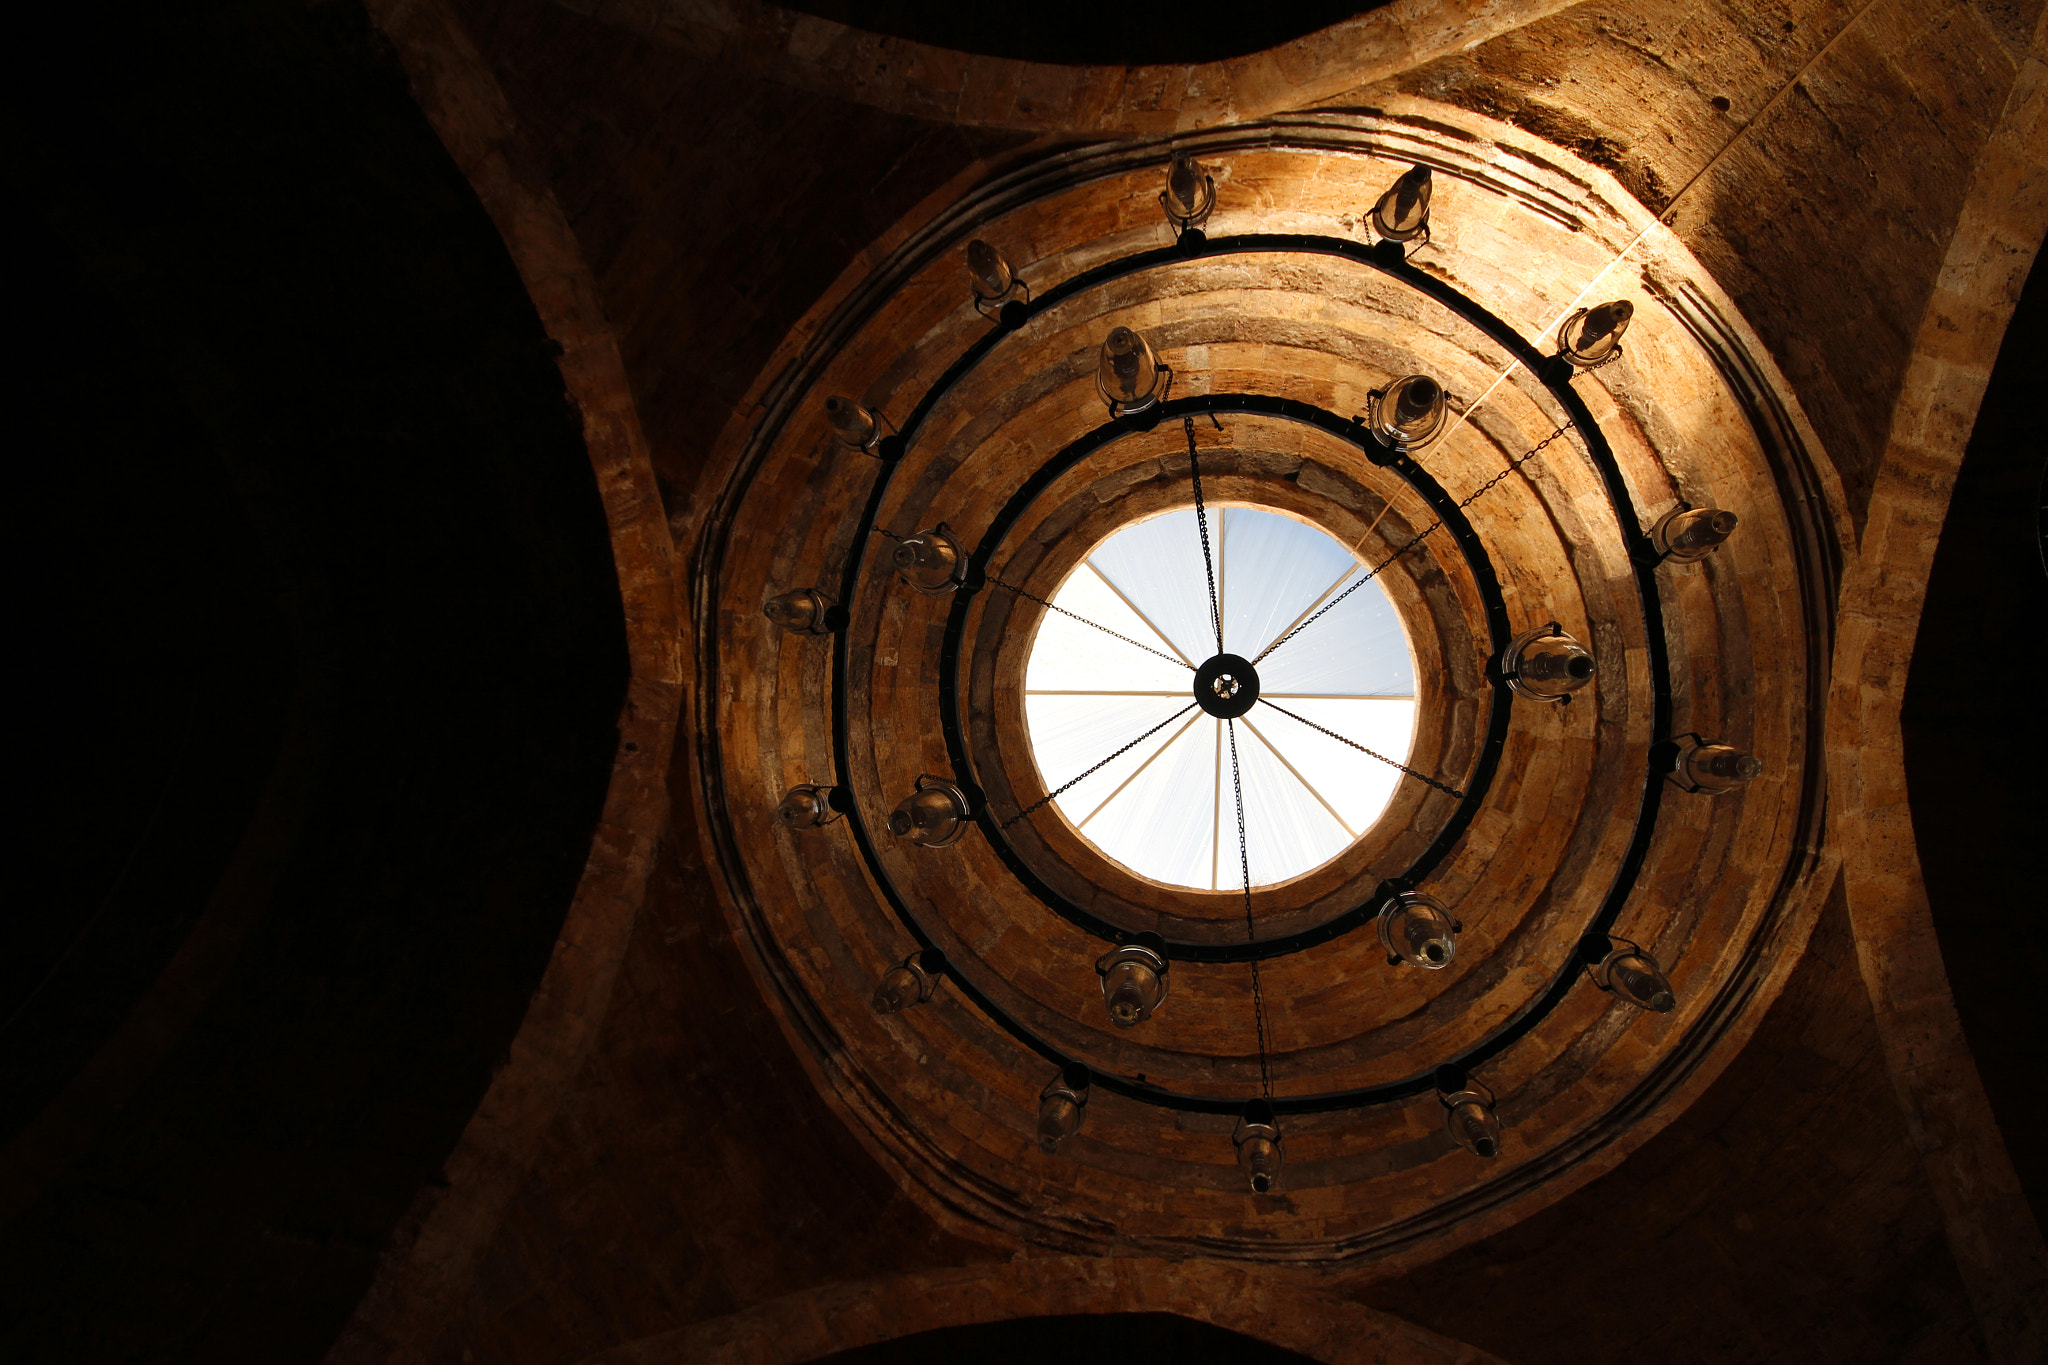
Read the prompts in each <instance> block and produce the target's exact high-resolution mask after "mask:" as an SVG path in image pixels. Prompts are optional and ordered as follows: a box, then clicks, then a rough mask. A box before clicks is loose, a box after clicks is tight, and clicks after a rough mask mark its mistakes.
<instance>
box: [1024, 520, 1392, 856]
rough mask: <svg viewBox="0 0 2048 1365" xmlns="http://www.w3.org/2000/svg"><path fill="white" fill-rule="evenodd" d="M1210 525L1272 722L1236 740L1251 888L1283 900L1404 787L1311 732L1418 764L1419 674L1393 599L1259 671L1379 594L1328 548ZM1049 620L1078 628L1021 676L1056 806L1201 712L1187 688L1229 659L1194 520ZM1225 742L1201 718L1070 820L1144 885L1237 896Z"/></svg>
mask: <svg viewBox="0 0 2048 1365" xmlns="http://www.w3.org/2000/svg"><path fill="white" fill-rule="evenodd" d="M1210 522H1211V531H1212V535H1213V536H1214V538H1215V551H1216V565H1215V570H1216V590H1217V601H1218V605H1219V609H1220V612H1221V615H1222V618H1223V619H1222V628H1223V646H1224V652H1226V653H1229V654H1235V655H1239V656H1242V657H1243V658H1244V659H1247V660H1253V661H1256V662H1257V674H1258V679H1259V682H1258V689H1259V691H1258V696H1259V702H1260V704H1258V705H1254V706H1253V707H1252V709H1251V710H1250V711H1249V712H1248V713H1246V714H1244V715H1243V716H1241V717H1239V718H1238V719H1237V720H1236V722H1235V724H1236V727H1237V760H1238V765H1239V768H1240V771H1241V776H1242V782H1243V787H1244V816H1245V857H1246V858H1247V859H1248V861H1249V863H1250V876H1251V884H1252V885H1254V886H1261V885H1269V884H1271V883H1274V882H1279V881H1285V880H1287V879H1288V878H1290V877H1295V876H1299V875H1300V874H1302V873H1304V872H1307V871H1310V870H1311V869H1313V868H1316V867H1319V866H1321V865H1322V864H1323V863H1326V862H1328V861H1329V860H1330V859H1331V858H1333V857H1335V856H1336V855H1337V854H1339V853H1341V852H1343V850H1344V849H1346V848H1348V847H1349V846H1350V845H1351V844H1352V843H1354V842H1355V841H1356V840H1357V839H1358V837H1359V836H1360V835H1362V834H1363V833H1364V832H1365V831H1366V830H1367V829H1369V828H1370V827H1371V826H1372V824H1373V822H1374V821H1376V820H1377V819H1378V818H1379V816H1380V814H1381V812H1382V811H1384V810H1385V809H1386V807H1387V803H1388V802H1389V801H1390V800H1391V799H1392V798H1393V794H1394V786H1395V783H1396V782H1397V781H1398V780H1399V779H1400V774H1399V772H1397V771H1396V770H1395V769H1394V768H1392V767H1390V766H1388V765H1387V764H1385V763H1381V762H1377V761H1375V760H1374V759H1372V758H1370V757H1368V756H1367V755H1365V754H1363V753H1360V752H1358V750H1357V749H1355V748H1352V747H1350V746H1347V745H1345V744H1343V743H1340V742H1339V741H1338V740H1336V739H1334V738H1332V737H1330V736H1328V735H1325V734H1322V733H1319V732H1318V731H1317V730H1315V729H1313V728H1312V727H1311V725H1310V724H1307V723H1304V722H1313V724H1314V725H1319V726H1323V727H1325V728H1326V729H1328V730H1332V731H1335V732H1336V733H1337V734H1340V735H1343V736H1345V737H1346V738H1347V739H1350V740H1353V741H1355V742H1356V743H1358V744H1362V745H1364V746H1366V747H1367V748H1370V749H1374V750H1377V751H1378V752H1379V753H1381V754H1383V755H1385V756H1386V757H1387V758H1389V759H1392V760H1396V761H1403V760H1405V759H1406V758H1407V756H1408V751H1409V747H1410V744H1411V742H1412V740H1413V736H1414V726H1415V667H1414V661H1413V659H1412V657H1411V656H1410V654H1409V651H1408V642H1407V637H1406V635H1405V634H1404V633H1403V631H1402V629H1401V623H1400V619H1399V618H1398V617H1397V616H1396V614H1395V612H1394V609H1393V606H1392V604H1391V603H1389V602H1388V601H1387V598H1386V594H1385V593H1383V592H1382V591H1381V590H1380V586H1379V584H1378V583H1377V582H1367V583H1366V584H1364V585H1363V586H1362V587H1360V588H1358V589H1356V590H1355V591H1352V592H1350V593H1349V594H1348V595H1346V596H1344V597H1343V599H1342V600H1341V601H1339V602H1338V603H1337V605H1336V606H1335V607H1333V608H1331V609H1330V610H1329V611H1328V613H1327V614H1326V615H1324V616H1323V617H1322V618H1321V619H1319V620H1318V621H1316V623H1315V624H1314V626H1312V627H1311V628H1309V629H1308V630H1305V631H1304V632H1303V633H1302V634H1301V635H1299V636H1298V637H1296V638H1294V639H1292V640H1289V641H1288V642H1287V643H1286V644H1285V645H1283V646H1281V647H1280V648H1278V649H1276V650H1274V652H1273V653H1272V654H1271V655H1268V656H1266V657H1265V658H1263V659H1260V657H1259V656H1260V655H1261V654H1262V653H1264V651H1265V650H1266V649H1267V648H1268V647H1269V646H1270V645H1272V643H1273V642H1274V641H1275V640H1277V639H1279V638H1280V637H1281V636H1283V635H1285V634H1286V633H1287V632H1288V631H1289V630H1291V629H1292V628H1293V627H1294V626H1296V625H1297V624H1299V623H1300V622H1301V621H1303V620H1304V619H1305V618H1307V617H1308V616H1309V615H1311V614H1312V613H1313V612H1315V611H1316V610H1317V609H1318V608H1320V607H1322V606H1323V605H1324V604H1326V603H1328V602H1329V601H1331V600H1332V599H1334V598H1337V597H1338V596H1339V595H1340V594H1342V593H1343V592H1344V590H1345V589H1346V588H1349V587H1351V586H1352V585H1353V584H1354V583H1356V582H1357V581H1358V580H1359V579H1360V578H1361V577H1363V575H1364V573H1365V569H1364V566H1363V565H1362V564H1361V563H1360V562H1359V560H1358V559H1357V557H1356V556H1355V555H1353V554H1352V553H1351V551H1350V550H1348V549H1346V548H1345V547H1344V546H1343V545H1342V544H1340V543H1338V542H1337V541H1336V540H1335V539H1333V538H1332V537H1330V536H1329V535H1328V534H1327V533H1325V532H1324V531H1322V530H1320V529H1318V528H1316V527H1314V526H1310V525H1308V524H1307V523H1305V522H1301V521H1296V520H1295V519H1294V518H1292V517H1288V516H1283V515H1280V514H1279V513H1275V512H1267V511H1262V510H1259V509H1257V508H1251V507H1227V508H1221V509H1216V508H1213V507H1212V509H1211V511H1210ZM1052 601H1053V604H1054V605H1055V606H1057V607H1059V608H1060V609H1061V611H1063V612H1068V613H1072V615H1071V616H1068V615H1062V614H1061V612H1048V613H1046V615H1045V618H1044V619H1043V621H1042V622H1041V623H1040V625H1039V629H1038V638H1037V640H1036V641H1035V642H1034V643H1033V645H1032V650H1031V656H1030V660H1029V662H1028V663H1027V665H1026V667H1025V675H1024V689H1025V699H1024V708H1025V718H1026V722H1027V724H1028V726H1029V733H1030V739H1031V749H1032V754H1033V756H1034V758H1036V760H1037V762H1038V770H1039V774H1040V776H1041V777H1042V778H1043V779H1044V780H1045V782H1046V784H1047V786H1048V789H1053V788H1057V787H1059V786H1060V785H1061V784H1063V783H1066V782H1069V781H1070V780H1072V779H1073V778H1074V777H1075V776H1076V775H1078V774H1080V773H1083V772H1086V771H1087V770H1088V769H1089V768H1090V767H1092V766H1093V765H1095V764H1097V763H1101V762H1102V760H1103V758H1104V757H1105V756H1107V755H1109V754H1112V753H1115V752H1116V751H1117V750H1118V749H1119V748H1121V747H1122V746H1124V745H1126V744H1129V743H1130V742H1131V741H1132V740H1134V739H1137V738H1138V737H1139V736H1141V735H1146V732H1147V731H1148V730H1151V729H1152V728H1153V727H1154V726H1158V725H1160V724H1161V722H1163V721H1166V720H1168V718H1169V717H1175V713H1177V712H1180V711H1183V710H1186V708H1188V707H1189V705H1190V703H1191V701H1192V700H1193V697H1192V692H1191V688H1192V686H1193V682H1194V674H1193V672H1192V671H1191V670H1193V669H1195V668H1197V667H1199V666H1200V665H1201V664H1203V663H1204V662H1205V661H1207V660H1208V659H1209V658H1210V657H1211V656H1213V655H1215V654H1216V653H1217V652H1218V651H1217V649H1216V626H1215V623H1214V622H1213V620H1212V619H1211V617H1210V615H1209V574H1208V569H1207V567H1206V566H1205V565H1204V564H1203V561H1202V541H1201V536H1200V533H1199V531H1198V530H1197V528H1196V522H1195V513H1194V511H1193V509H1191V508H1190V509H1187V510H1183V511H1178V512H1169V513H1167V514H1165V515H1163V516H1158V517H1154V518H1152V519H1151V520H1149V521H1141V522H1137V523H1134V524H1133V525H1130V526H1126V527H1124V528H1123V529H1122V530H1120V531H1118V532H1117V533H1116V534H1114V535H1112V536H1110V537H1109V539H1107V540H1105V541H1104V542H1103V543H1102V544H1101V545H1098V546H1097V547H1096V548H1095V550H1094V552H1093V553H1092V554H1091V555H1090V556H1089V557H1088V559H1087V560H1086V561H1085V562H1083V563H1082V564H1081V565H1080V566H1079V567H1078V568H1076V569H1075V570H1074V572H1073V573H1072V574H1070V575H1069V576H1068V578H1067V581H1066V582H1065V583H1063V584H1062V585H1061V586H1060V589H1059V591H1058V593H1056V594H1055V595H1054V596H1053V598H1052ZM1076 617H1078V618H1081V619H1080V620H1076V619H1074V618H1076ZM1089 623H1092V625H1091V624H1089ZM1097 627H1100V629H1098V628H1097ZM1105 631H1110V632H1114V633H1115V634H1117V635H1122V636H1126V637H1128V639H1129V641H1135V642H1137V644H1133V643H1128V642H1126V641H1122V640H1117V639H1114V638H1112V637H1111V636H1110V635H1109V634H1106V633H1104V632H1105ZM1139 644H1142V645H1143V646H1145V647H1146V648H1139V647H1138V645H1139ZM1151 651H1156V652H1151ZM1283 708H1284V710H1283ZM1286 713H1292V714H1291V715H1290V714H1286ZM1229 724H1230V722H1226V721H1224V720H1222V719H1218V718H1217V717H1214V716H1211V715H1209V714H1207V713H1205V712H1204V711H1202V710H1200V709H1196V710H1190V711H1187V714H1186V715H1182V716H1179V717H1177V718H1176V719H1173V721H1172V723H1171V724H1167V725H1165V726H1164V728H1162V729H1160V730H1159V731H1158V732H1157V733H1156V734H1152V735H1149V736H1147V737H1146V738H1145V739H1144V740H1143V741H1142V742H1140V743H1138V744H1136V745H1134V746H1133V747H1132V748H1131V749H1129V750H1128V751H1127V752H1125V753H1122V754H1120V755H1118V756H1117V757H1116V758H1115V759H1113V760H1112V761H1110V762H1109V763H1107V764H1104V766H1102V767H1101V768H1100V769H1099V770H1098V771H1096V772H1094V773H1091V774H1090V775H1089V776H1088V777H1086V778H1084V779H1083V780H1081V781H1079V782H1077V783H1074V785H1073V786H1071V787H1069V788H1068V789H1067V790H1065V791H1064V792H1062V793H1061V794H1060V795H1059V796H1058V797H1057V798H1056V799H1055V801H1054V804H1055V805H1056V806H1057V807H1058V808H1059V810H1060V812H1061V814H1063V815H1065V816H1066V818H1067V819H1068V820H1069V821H1070V822H1072V823H1073V825H1074V826H1075V827H1076V828H1078V829H1079V830H1080V831H1081V833H1082V835H1083V836H1084V837H1086V838H1087V839H1088V840H1089V841H1091V842H1092V843H1093V844H1094V845H1095V846H1096V847H1097V848H1099V849H1101V850H1102V852H1103V853H1104V854H1106V855H1107V856H1108V857H1110V858H1111V859H1113V860H1114V861H1116V862H1118V863H1121V864H1123V865H1124V866H1125V867H1127V868H1129V869H1130V870H1131V871H1133V872H1136V873H1138V874H1140V875H1141V876H1145V877H1149V878H1151V879H1153V880H1155V881H1161V882H1167V883H1170V884H1172V885H1175V886H1187V887H1194V888H1197V889H1199V890H1205V891H1206V890H1234V889H1236V888H1238V887H1239V886H1240V885H1242V878H1243V873H1242V871H1241V870H1240V868H1239V866H1238V840H1237V805H1236V798H1235V796H1234V794H1233V791H1232V787H1231V756H1230V739H1229V731H1228V729H1227V728H1226V727H1227V726H1228V725H1229Z"/></svg>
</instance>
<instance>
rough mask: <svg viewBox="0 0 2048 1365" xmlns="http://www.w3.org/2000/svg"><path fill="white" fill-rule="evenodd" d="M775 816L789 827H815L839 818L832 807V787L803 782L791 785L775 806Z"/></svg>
mask: <svg viewBox="0 0 2048 1365" xmlns="http://www.w3.org/2000/svg"><path fill="white" fill-rule="evenodd" d="M775 818H776V819H777V820H780V821H781V822H782V823H783V824H784V825H785V826H787V827H788V828H790V829H816V828H818V826H820V825H829V824H831V823H832V822H833V821H834V820H837V819H838V818H839V812H838V811H836V810H834V809H833V808H832V788H830V787H820V786H815V785H812V784H808V783H806V784H803V785H800V786H795V787H791V788H790V789H789V791H788V792H787V793H786V794H785V795H784V796H783V798H782V804H781V805H779V806H777V807H776V808H775Z"/></svg>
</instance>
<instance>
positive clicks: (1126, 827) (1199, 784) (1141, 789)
mask: <svg viewBox="0 0 2048 1365" xmlns="http://www.w3.org/2000/svg"><path fill="white" fill-rule="evenodd" d="M1220 724H1221V722H1219V721H1216V720H1214V719H1211V718H1210V717H1207V716H1204V717H1202V719H1200V720H1198V721H1196V722H1195V724H1194V725H1192V726H1191V727H1189V728H1188V730H1187V731H1186V732H1185V733H1183V734H1182V735H1181V737H1180V738H1179V739H1177V740H1175V741H1174V742H1173V745H1172V747H1171V748H1169V749H1168V750H1167V751H1166V752H1165V753H1164V754H1161V755H1160V757H1159V758H1158V760H1157V761H1156V762H1154V763H1153V764H1152V765H1151V766H1150V767H1148V768H1146V769H1145V771H1144V772H1143V773H1141V774H1140V775H1139V776H1138V779H1137V780H1136V781H1135V782H1132V783H1131V785H1130V786H1128V787H1126V788H1124V791H1123V794H1122V795H1121V796H1119V797H1117V799H1116V800H1114V801H1112V802H1110V803H1109V805H1108V806H1107V807H1105V808H1104V809H1103V811H1102V813H1101V814H1100V815H1097V816H1096V817H1095V818H1094V819H1093V820H1090V821H1089V822H1088V824H1087V825H1086V826H1085V827H1084V828H1083V829H1082V831H1081V832H1082V833H1083V834H1085V835H1087V836H1088V837H1089V838H1090V839H1092V840H1093V841H1094V842H1095V845H1096V847H1098V848H1100V849H1101V850H1102V851H1103V852H1104V853H1107V854H1108V855H1109V856H1110V857H1112V858H1114V859H1116V860H1117V861H1118V862H1120V863H1122V864H1124V866H1126V867H1129V868H1132V869H1134V870H1136V871H1138V872H1140V873H1143V874H1144V875H1145V876H1147V877H1152V878H1155V879H1157V880H1159V881H1163V882H1172V883H1174V884H1176V885H1180V886H1202V887H1206V886H1208V885H1209V881H1210V875H1211V867H1212V863H1211V857H1210V855H1211V850H1212V844H1211V839H1210V836H1211V834H1212V832H1213V829H1214V826H1215V819H1216V806H1215V801H1216V732H1217V728H1218V726H1219V725H1220ZM1060 809H1061V810H1062V811H1063V812H1065V814H1066V816H1067V818H1068V819H1070V820H1074V821H1079V820H1081V819H1082V818H1084V817H1085V816H1086V815H1087V813H1088V812H1087V811H1085V810H1083V811H1076V810H1075V809H1074V807H1073V806H1071V805H1068V804H1067V803H1066V802H1064V801H1062V802H1061V803H1060ZM1230 820H1231V828H1230V840H1229V847H1230V851H1231V853H1232V855H1233V856H1234V855H1235V853H1236V846H1237V817H1236V814H1235V812H1234V811H1233V813H1232V814H1231V817H1230Z"/></svg>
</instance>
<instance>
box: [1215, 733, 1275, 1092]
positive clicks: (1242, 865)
mask: <svg viewBox="0 0 2048 1365" xmlns="http://www.w3.org/2000/svg"><path fill="white" fill-rule="evenodd" d="M1224 724H1225V725H1227V726H1229V727H1230V790H1231V792H1232V794H1233V795H1235V796H1236V798H1237V868H1238V872H1239V873H1240V874H1241V875H1242V876H1243V878H1244V941H1245V942H1246V943H1250V942H1252V941H1253V940H1254V934H1253V930H1252V859H1251V851H1250V849H1249V848H1248V847H1247V845H1246V840H1245V828H1244V779H1243V777H1242V776H1241V775H1240V774H1239V772H1238V767H1237V721H1236V720H1234V719H1233V720H1228V721H1225V722H1224ZM1252 1022H1253V1024H1254V1025H1256V1026H1257V1028H1258V1033H1259V1092H1260V1093H1261V1094H1262V1095H1264V1096H1265V1098H1266V1102H1267V1103H1268V1104H1270V1103H1272V1100H1273V1076H1272V1073H1271V1071H1270V1070H1269V1069H1268V1068H1267V1065H1266V992H1265V991H1264V989H1263V988H1262V987H1261V986H1260V984H1259V960H1258V959H1257V958H1253V959H1252Z"/></svg>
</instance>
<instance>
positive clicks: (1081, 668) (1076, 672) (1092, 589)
mask: <svg viewBox="0 0 2048 1365" xmlns="http://www.w3.org/2000/svg"><path fill="white" fill-rule="evenodd" d="M1053 601H1055V602H1057V603H1058V604H1059V605H1060V606H1061V607H1062V608H1064V609H1065V610H1067V611H1070V612H1072V613H1074V615H1076V616H1080V617H1085V618H1086V619H1087V620H1089V621H1092V622H1094V623H1095V625H1097V626H1102V627H1104V628H1105V629H1107V630H1113V631H1115V632H1117V634H1119V635H1128V636H1129V637H1130V638H1131V639H1133V640H1138V641H1141V642H1142V643H1144V644H1147V645H1150V646H1152V648H1154V649H1157V650H1160V651H1162V652H1164V653H1167V654H1172V653H1173V647H1172V646H1171V645H1169V644H1168V643H1167V642H1166V641H1165V640H1163V639H1161V638H1160V637H1159V635H1158V634H1156V633H1155V632H1154V631H1153V630H1152V628H1151V627H1150V626H1148V625H1146V624H1145V623H1144V622H1143V621H1142V620H1140V619H1139V618H1138V615H1137V613H1135V612H1133V611H1132V610H1131V609H1130V608H1129V607H1127V606H1125V605H1124V604H1123V602H1122V600H1121V599H1119V598H1118V597H1117V595H1116V594H1115V593H1114V592H1112V591H1110V589H1109V585H1108V584H1106V583H1104V582H1103V581H1102V580H1101V579H1100V578H1098V577H1096V576H1095V574H1094V573H1092V572H1090V571H1089V569H1088V566H1087V565H1085V564H1084V565H1081V566H1080V567H1079V568H1077V569H1076V570H1075V571H1074V572H1073V573H1072V574H1070V575H1068V577H1067V581H1066V582H1065V583H1064V584H1062V585H1061V587H1060V590H1059V592H1058V593H1056V594H1055V595H1054V597H1053ZM1203 657H1205V658H1206V657H1207V656H1206V655H1204V656H1203ZM1196 662H1199V660H1197V661H1196ZM1192 682H1193V675H1192V674H1190V673H1189V672H1188V669H1187V668H1183V667H1181V666H1180V665H1178V664H1174V663H1170V662H1168V661H1167V660H1166V659H1162V658H1160V657H1159V656H1158V655H1156V654H1148V653H1146V652H1145V651H1144V650H1142V649H1138V648H1136V647H1135V646H1132V645H1128V644H1125V643H1124V642H1123V641H1122V640H1116V639H1112V638H1111V637H1110V636H1108V635H1105V634H1104V633H1103V632H1102V631H1101V630H1096V629H1094V628H1093V627H1091V626H1086V625H1083V624H1082V623H1081V622H1079V621H1075V620H1071V619H1069V618H1068V617H1065V616H1062V615H1060V613H1059V612H1056V611H1049V612H1047V613H1045V615H1044V616H1043V617H1042V618H1041V619H1040V621H1039V625H1038V638H1037V640H1036V641H1034V642H1033V644H1032V647H1031V659H1030V662H1029V663H1028V664H1026V665H1025V669H1024V688H1025V690H1026V691H1028V692H1045V691H1053V692H1076V691H1128V692H1163V691H1176V692H1187V691H1188V689H1189V687H1190V685H1191V684H1192ZM1190 695H1192V694H1190ZM1097 757H1100V755H1097Z"/></svg>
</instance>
